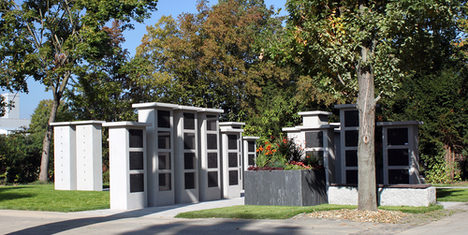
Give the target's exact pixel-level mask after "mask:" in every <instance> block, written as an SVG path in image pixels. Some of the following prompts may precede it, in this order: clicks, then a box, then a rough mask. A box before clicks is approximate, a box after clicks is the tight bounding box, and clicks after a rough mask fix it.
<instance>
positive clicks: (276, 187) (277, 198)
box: [244, 170, 327, 206]
mask: <svg viewBox="0 0 468 235" xmlns="http://www.w3.org/2000/svg"><path fill="white" fill-rule="evenodd" d="M244 180H245V181H244V188H245V205H276V206H313V205H319V204H323V203H327V190H326V184H325V171H324V170H273V171H267V170H265V171H262V170H260V171H246V172H245V177H244Z"/></svg>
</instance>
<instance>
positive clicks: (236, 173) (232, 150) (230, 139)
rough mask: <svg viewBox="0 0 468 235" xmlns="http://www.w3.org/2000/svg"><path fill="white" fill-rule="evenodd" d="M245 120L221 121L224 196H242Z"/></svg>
mask: <svg viewBox="0 0 468 235" xmlns="http://www.w3.org/2000/svg"><path fill="white" fill-rule="evenodd" d="M244 125H245V123H243V122H221V123H219V127H220V132H221V141H222V142H221V146H222V165H223V168H222V172H223V173H222V175H223V177H222V179H223V197H224V198H237V197H240V196H241V190H242V185H243V177H242V173H243V167H242V162H243V161H242V132H243V130H242V126H244Z"/></svg>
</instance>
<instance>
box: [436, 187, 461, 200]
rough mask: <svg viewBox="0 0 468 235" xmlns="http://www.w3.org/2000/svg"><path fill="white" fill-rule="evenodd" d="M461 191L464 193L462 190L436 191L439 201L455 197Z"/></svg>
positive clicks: (446, 189) (447, 189) (444, 189)
mask: <svg viewBox="0 0 468 235" xmlns="http://www.w3.org/2000/svg"><path fill="white" fill-rule="evenodd" d="M459 191H462V190H457V189H449V188H438V189H437V191H436V195H437V199H444V198H447V197H450V196H454V194H457V193H458V192H459Z"/></svg>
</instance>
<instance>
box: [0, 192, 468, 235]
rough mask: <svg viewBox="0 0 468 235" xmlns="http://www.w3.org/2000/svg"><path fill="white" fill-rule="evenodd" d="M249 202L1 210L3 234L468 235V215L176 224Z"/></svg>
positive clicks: (467, 206) (0, 230)
mask: <svg viewBox="0 0 468 235" xmlns="http://www.w3.org/2000/svg"><path fill="white" fill-rule="evenodd" d="M242 204H243V199H242V198H241V199H231V200H219V201H211V202H202V203H198V204H186V205H177V206H167V207H157V208H145V209H142V210H135V211H118V210H110V209H108V210H97V211H85V212H73V213H61V212H41V211H17V210H0V233H1V234H9V233H11V234H80V235H82V234H86V235H91V234H135V233H136V234H203V235H207V234H222V235H228V234H424V235H430V234H438V235H440V234H441V233H444V234H467V231H468V223H466V218H468V204H466V203H458V204H451V205H447V206H451V207H452V208H458V209H463V210H466V211H464V212H459V213H456V214H455V215H453V216H450V217H446V218H444V219H441V220H439V221H436V222H433V223H430V224H426V225H422V226H413V225H409V224H403V225H401V224H396V225H395V224H373V223H358V222H349V221H340V220H322V219H310V218H300V219H287V220H241V219H175V218H173V217H174V216H175V215H176V214H178V213H180V212H184V211H191V210H199V209H208V208H216V207H225V206H230V205H242Z"/></svg>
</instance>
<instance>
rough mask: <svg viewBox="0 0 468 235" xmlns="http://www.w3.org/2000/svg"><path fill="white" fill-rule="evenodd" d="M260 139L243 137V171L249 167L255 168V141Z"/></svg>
mask: <svg viewBox="0 0 468 235" xmlns="http://www.w3.org/2000/svg"><path fill="white" fill-rule="evenodd" d="M258 139H260V137H256V136H244V138H243V140H244V146H243V149H244V155H243V165H244V171H247V169H248V168H249V167H250V166H255V161H256V160H257V140H258Z"/></svg>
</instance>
